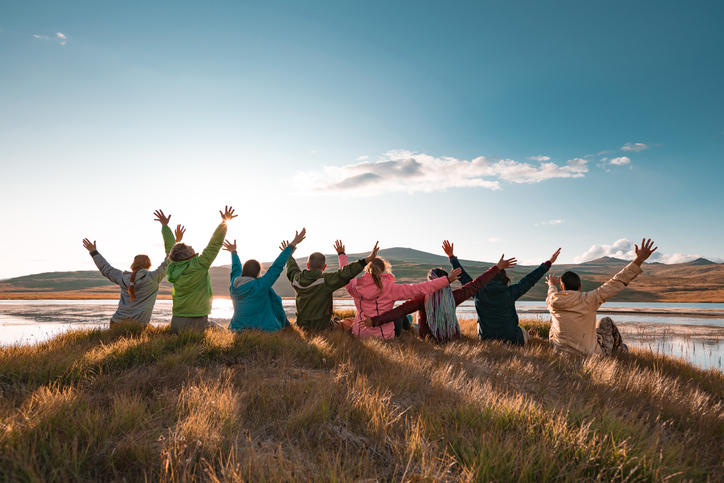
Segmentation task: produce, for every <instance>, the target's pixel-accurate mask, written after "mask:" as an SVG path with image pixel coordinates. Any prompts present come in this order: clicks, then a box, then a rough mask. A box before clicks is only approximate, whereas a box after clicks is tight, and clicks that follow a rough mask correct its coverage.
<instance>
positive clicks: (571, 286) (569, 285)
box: [561, 271, 581, 290]
mask: <svg viewBox="0 0 724 483" xmlns="http://www.w3.org/2000/svg"><path fill="white" fill-rule="evenodd" d="M561 283H562V284H563V286H564V287H565V289H566V290H578V289H579V288H581V277H579V276H578V274H577V273H576V272H570V271H569V272H566V273H564V274H563V275H561ZM561 288H563V287H561Z"/></svg>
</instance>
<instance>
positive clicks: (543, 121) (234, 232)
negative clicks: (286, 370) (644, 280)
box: [0, 1, 724, 278]
mask: <svg viewBox="0 0 724 483" xmlns="http://www.w3.org/2000/svg"><path fill="white" fill-rule="evenodd" d="M147 3H149V2H91V1H87V2H77V1H67V2H33V1H28V2H12V3H11V2H5V3H3V5H2V7H0V59H1V60H2V62H0V163H1V166H2V177H0V201H1V202H2V204H1V205H0V206H1V208H0V210H1V211H0V218H1V219H2V221H3V226H4V230H3V236H2V237H1V238H0V250H2V253H4V254H5V255H4V256H3V263H2V268H1V269H0V278H7V277H12V276H17V275H23V274H28V273H38V272H46V271H61V270H62V271H64V270H83V269H92V268H93V265H92V262H91V260H90V257H88V256H87V254H86V253H85V250H84V249H83V247H82V245H81V243H80V242H81V239H82V238H84V237H89V238H91V239H94V240H97V241H98V245H99V249H100V251H101V253H103V254H104V255H106V256H107V258H108V259H109V261H111V262H112V263H114V264H115V265H117V266H119V267H120V268H127V265H130V262H131V260H132V257H133V256H134V255H135V254H137V253H147V254H149V255H150V256H151V258H152V260H154V261H155V262H156V263H158V261H160V259H161V257H162V248H161V243H160V233H159V230H158V223H157V222H154V221H153V215H152V213H153V211H154V210H155V209H157V208H161V209H164V210H165V211H166V212H167V213H169V212H170V213H172V215H173V217H172V220H171V221H172V224H175V223H176V222H179V223H184V224H185V225H186V226H187V228H188V232H187V235H186V237H187V241H188V242H189V243H191V244H192V245H194V247H196V248H201V247H203V246H204V245H205V243H206V242H207V241H208V238H209V236H210V235H211V232H212V231H213V229H214V227H215V226H216V224H217V223H218V221H219V217H218V210H219V209H220V208H223V206H224V205H226V204H230V205H233V206H234V207H235V208H237V210H238V212H239V214H240V216H239V218H237V219H235V220H234V221H233V222H232V224H231V225H230V229H229V238H232V239H233V238H236V239H237V240H238V242H239V247H240V248H239V251H240V256H241V257H242V258H251V257H254V258H258V259H260V260H265V261H266V260H271V259H273V257H275V256H276V254H277V253H278V249H277V246H278V244H279V241H280V240H282V239H288V238H291V237H292V236H293V235H294V230H295V229H299V228H301V227H302V226H305V227H306V228H307V230H308V232H309V235H308V238H307V240H306V241H305V242H304V243H303V245H301V246H300V248H299V252H298V254H300V255H306V254H308V253H310V252H311V251H317V250H319V251H323V252H327V253H330V252H332V247H331V244H332V242H333V241H334V240H335V239H336V238H342V239H343V240H344V241H345V242H346V244H347V249H348V251H350V252H361V251H365V250H368V249H369V248H371V246H372V245H373V244H374V242H375V241H376V240H379V241H380V245H381V246H382V247H393V246H406V247H412V248H416V249H420V250H425V251H430V252H435V253H442V252H441V250H440V244H441V242H442V240H443V239H450V240H452V241H454V242H455V246H456V251H457V253H458V255H459V256H461V257H464V258H470V259H477V260H485V261H496V260H497V259H498V257H499V256H500V254H501V253H505V254H506V255H512V256H516V257H518V258H519V259H520V260H522V261H524V262H527V263H538V262H540V261H544V260H545V259H547V257H548V255H550V253H552V252H553V251H554V250H555V249H556V248H557V247H559V246H561V247H563V252H562V254H561V258H560V260H561V261H562V262H569V263H570V262H574V261H576V262H580V261H584V260H587V259H591V258H592V257H594V258H595V257H597V256H601V255H605V254H613V255H618V256H621V257H623V258H626V257H630V254H631V243H630V242H637V241H638V240H640V239H641V237H644V236H646V237H651V238H654V239H655V240H656V242H657V243H658V245H659V253H660V255H659V261H664V262H675V261H686V260H690V259H692V258H693V257H695V256H704V257H707V258H710V259H713V260H717V261H721V258H722V257H724V250H723V249H722V244H721V241H720V240H721V239H722V238H723V237H724V229H723V228H722V225H721V221H720V220H721V209H722V206H723V205H724V204H723V203H722V201H724V200H723V198H724V196H722V190H721V188H720V184H721V178H722V175H723V174H724V164H723V163H722V152H723V148H724V117H723V116H722V112H724V90H722V88H721V86H722V85H724V63H722V62H721V57H722V51H723V47H724V30H723V29H721V28H720V25H721V19H722V18H724V6H723V5H722V4H721V3H718V2H697V3H695V4H690V5H689V4H684V3H681V2H635V4H633V5H632V4H631V2H573V1H571V2H469V3H466V2H445V3H441V2H370V1H366V2H358V3H355V4H353V3H351V2H302V3H300V2H279V1H270V2H263V3H260V4H258V5H252V4H243V3H241V2H219V1H214V2H203V3H201V2H166V3H162V2H152V5H148V4H147ZM546 158H547V159H546ZM626 240H628V241H630V242H627V241H626ZM228 263H229V256H228V254H227V253H226V252H222V254H221V255H220V256H219V258H218V259H217V264H228Z"/></svg>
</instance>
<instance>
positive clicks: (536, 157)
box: [525, 156, 551, 162]
mask: <svg viewBox="0 0 724 483" xmlns="http://www.w3.org/2000/svg"><path fill="white" fill-rule="evenodd" d="M525 159H530V160H531V161H540V162H543V161H550V160H551V157H550V156H528V157H527V158H525Z"/></svg>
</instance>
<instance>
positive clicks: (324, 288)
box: [287, 257, 367, 329]
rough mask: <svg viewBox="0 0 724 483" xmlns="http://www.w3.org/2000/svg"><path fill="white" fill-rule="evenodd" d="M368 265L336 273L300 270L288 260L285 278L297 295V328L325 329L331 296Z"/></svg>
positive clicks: (354, 265) (362, 263) (361, 262)
mask: <svg viewBox="0 0 724 483" xmlns="http://www.w3.org/2000/svg"><path fill="white" fill-rule="evenodd" d="M365 265H367V263H366V262H365V260H364V258H363V259H360V260H357V261H356V262H354V263H352V264H349V265H346V266H344V267H342V268H340V269H339V270H337V271H336V272H331V273H322V272H320V271H319V270H300V268H299V265H297V262H296V260H294V257H289V260H287V278H288V279H289V281H290V282H291V283H292V288H294V291H295V292H296V293H297V325H298V326H299V327H302V328H304V329H326V328H328V327H329V323H330V321H331V320H332V294H333V293H334V291H335V290H338V289H340V288H342V287H344V286H345V285H347V284H348V283H349V281H350V280H352V279H353V278H354V277H356V276H357V275H358V274H359V273H360V272H361V271H362V270H363V269H364V268H365Z"/></svg>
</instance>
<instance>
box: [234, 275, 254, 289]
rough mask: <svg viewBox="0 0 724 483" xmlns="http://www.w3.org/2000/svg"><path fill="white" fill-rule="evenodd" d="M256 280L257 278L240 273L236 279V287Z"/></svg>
mask: <svg viewBox="0 0 724 483" xmlns="http://www.w3.org/2000/svg"><path fill="white" fill-rule="evenodd" d="M254 280H256V279H255V278H254V277H242V276H241V275H240V276H238V277H236V278H235V279H234V287H241V286H242V285H245V284H247V283H249V282H251V281H254Z"/></svg>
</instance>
